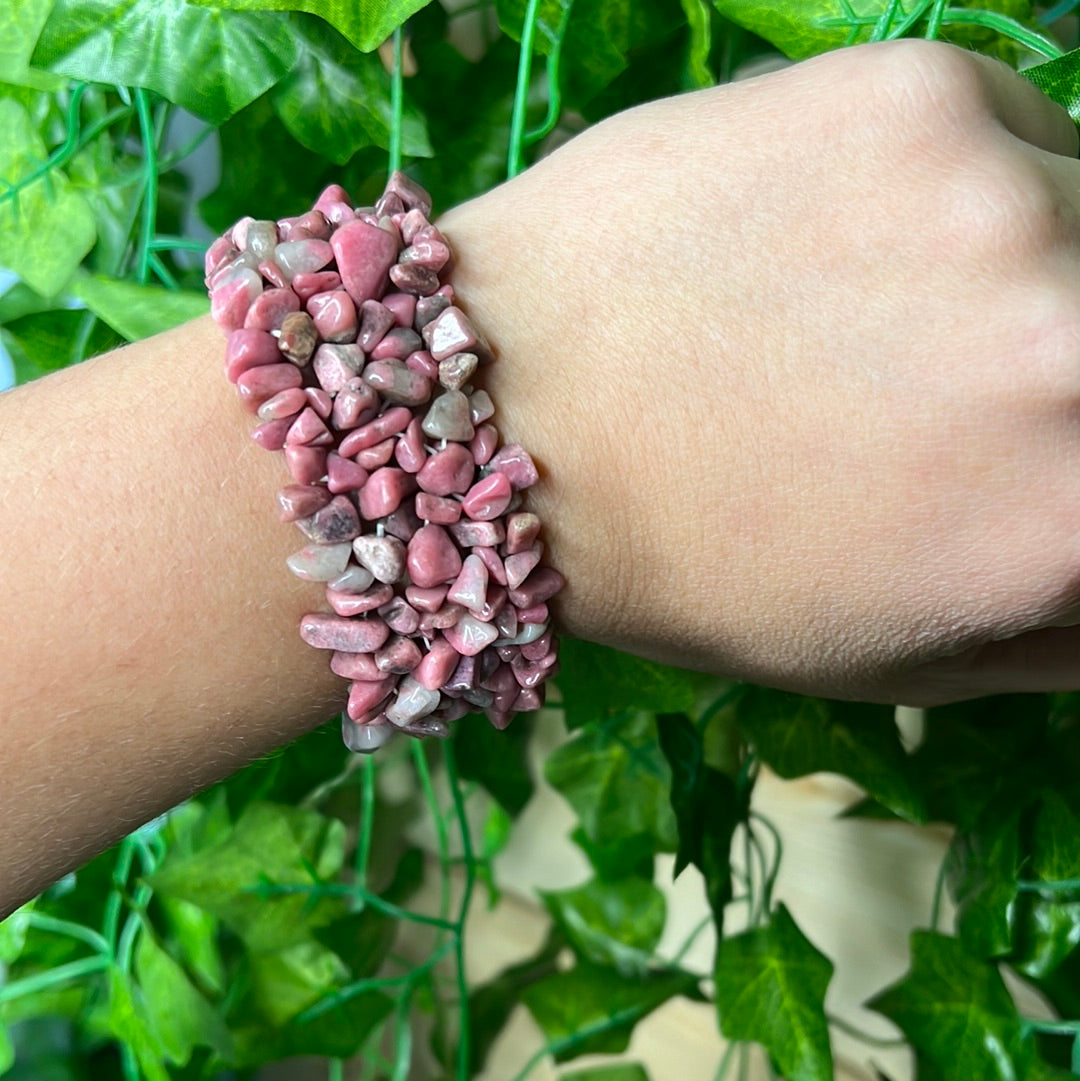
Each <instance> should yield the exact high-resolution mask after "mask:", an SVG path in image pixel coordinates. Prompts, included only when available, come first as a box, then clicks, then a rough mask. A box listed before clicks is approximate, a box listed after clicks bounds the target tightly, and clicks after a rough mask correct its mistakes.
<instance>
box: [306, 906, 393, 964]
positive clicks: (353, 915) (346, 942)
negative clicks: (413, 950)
mask: <svg viewBox="0 0 1080 1081" xmlns="http://www.w3.org/2000/svg"><path fill="white" fill-rule="evenodd" d="M396 934H397V924H396V923H395V922H394V921H393V920H391V919H390V918H389V917H388V916H383V915H381V914H380V913H378V912H376V911H375V910H374V909H364V911H362V912H350V913H349V914H348V915H347V916H342V917H341V918H340V919H337V920H334V922H333V923H329V924H327V925H326V926H325V927H317V928H315V930H314V931H313V932H312V935H313V937H314V938H315V940H316V941H317V942H319V943H321V944H322V945H323V946H325V947H326V948H327V949H330V950H333V951H334V953H335V954H337V956H338V957H340V958H341V960H342V961H343V962H344V963H345V964H346V965H348V966H349V971H350V972H351V973H352V975H353V977H354V978H358V977H361V976H374V975H375V973H376V972H378V970H379V966H380V965H381V964H382V963H383V961H384V960H386V957H387V955H388V954H389V952H390V949H391V947H392V946H393V945H394V938H395V935H396Z"/></svg>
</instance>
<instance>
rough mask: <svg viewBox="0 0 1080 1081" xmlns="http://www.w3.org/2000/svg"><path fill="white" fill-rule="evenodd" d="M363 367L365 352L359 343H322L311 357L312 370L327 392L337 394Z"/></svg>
mask: <svg viewBox="0 0 1080 1081" xmlns="http://www.w3.org/2000/svg"><path fill="white" fill-rule="evenodd" d="M361 368H363V352H362V351H361V349H360V347H359V346H357V345H320V346H319V348H318V349H316V350H315V357H312V359H311V371H314V372H315V377H316V378H317V379H318V381H319V386H320V387H322V389H323V390H325V391H326V393H330V395H336V393H338V391H341V390H343V389H344V388H345V385H346V384H347V383H348V382H349V379H351V378H355V377H357V376H358V375H359V374H360V369H361Z"/></svg>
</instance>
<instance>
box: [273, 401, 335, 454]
mask: <svg viewBox="0 0 1080 1081" xmlns="http://www.w3.org/2000/svg"><path fill="white" fill-rule="evenodd" d="M285 442H286V443H288V444H290V445H303V446H309V447H328V446H332V445H333V442H334V437H333V436H332V435H331V434H330V430H329V429H328V428H327V427H326V425H325V424H324V423H323V419H322V417H320V416H319V414H318V413H316V412H315V410H314V409H312V408H311V407H310V406H308V407H307V408H306V409H305V410H304V411H303V412H302V413H301V414H300V415H299V416H298V417H297V418H296V420H294V421H293V423H292V427H291V428H290V429H289V434H288V436H287V437H286V439H285Z"/></svg>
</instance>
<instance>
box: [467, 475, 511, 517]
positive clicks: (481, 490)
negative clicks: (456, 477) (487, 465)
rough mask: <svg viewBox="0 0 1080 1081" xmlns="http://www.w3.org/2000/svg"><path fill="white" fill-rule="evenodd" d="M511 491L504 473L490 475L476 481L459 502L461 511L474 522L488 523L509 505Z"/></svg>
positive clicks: (508, 480)
mask: <svg viewBox="0 0 1080 1081" xmlns="http://www.w3.org/2000/svg"><path fill="white" fill-rule="evenodd" d="M512 495H513V489H512V488H511V487H510V479H509V477H507V475H506V474H505V473H490V474H489V475H488V476H486V477H484V479H483V480H480V481H477V482H476V484H474V485H473V486H472V487H471V488H470V489H469V491H468V493H467V494H466V496H465V498H464V499H463V500H462V501H461V509H462V510H463V511H464V512H465V513H466V514H467V515H468V516H469V517H470V518H472V519H473V520H474V521H477V522H490V521H492V520H494V519H495V518H498V517H499V516H500V515H502V513H503V512H504V511H505V510H506V508H507V507H508V506H509V505H510V497H511V496H512Z"/></svg>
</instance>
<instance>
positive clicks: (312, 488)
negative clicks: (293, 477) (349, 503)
mask: <svg viewBox="0 0 1080 1081" xmlns="http://www.w3.org/2000/svg"><path fill="white" fill-rule="evenodd" d="M330 498H331V496H330V493H329V492H328V491H327V490H326V489H325V488H323V487H322V486H321V485H317V484H315V485H312V484H287V485H285V487H284V488H282V489H281V491H279V492H278V494H277V501H278V507H279V508H280V517H281V520H282V521H283V522H295V521H296V519H297V518H310V517H311V515H313V514H314V513H315V512H316V511H317V510H322V508H323V507H325V506H326V504H327V503H329V502H330Z"/></svg>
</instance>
